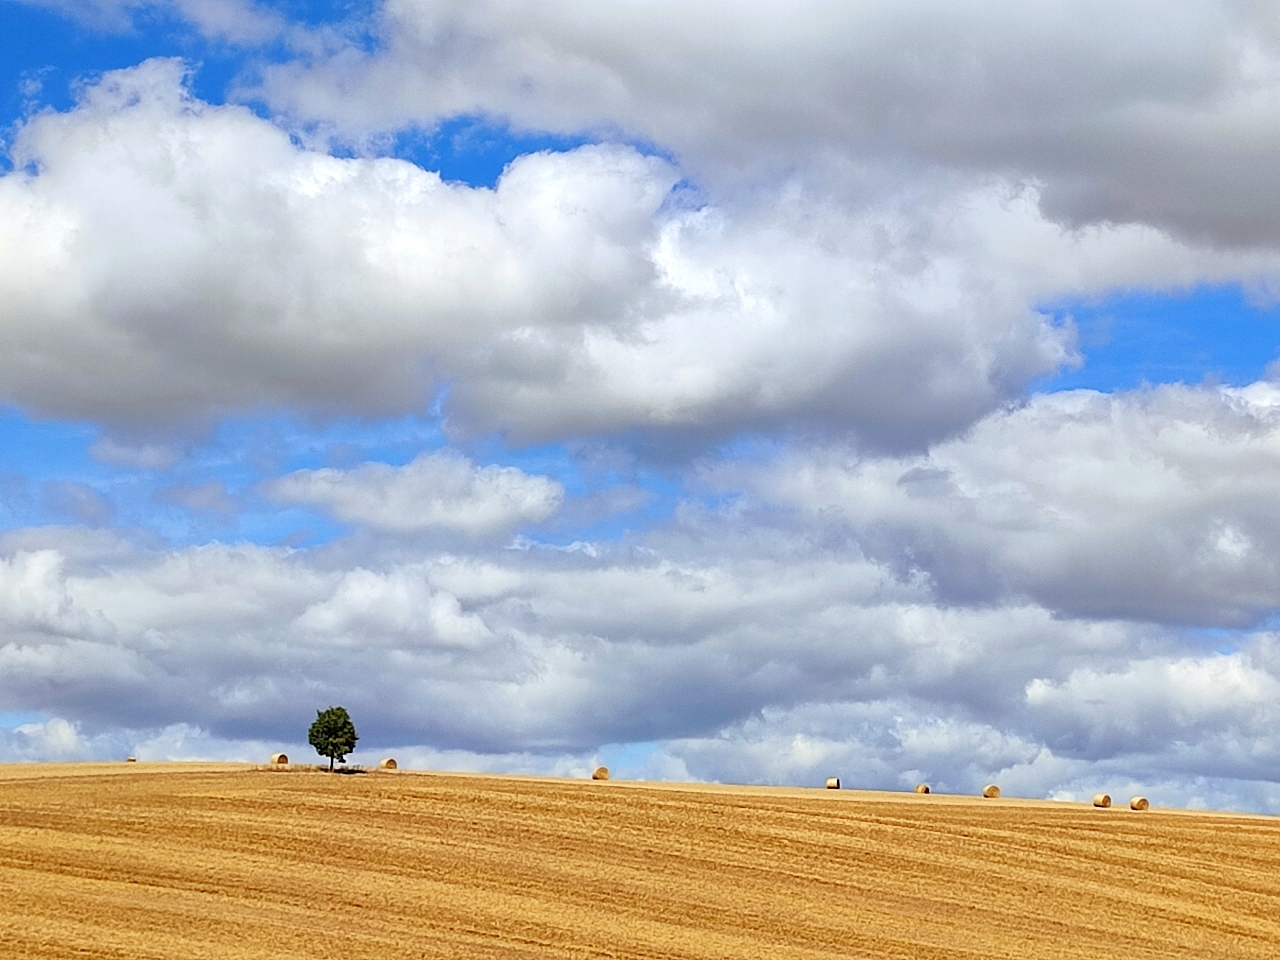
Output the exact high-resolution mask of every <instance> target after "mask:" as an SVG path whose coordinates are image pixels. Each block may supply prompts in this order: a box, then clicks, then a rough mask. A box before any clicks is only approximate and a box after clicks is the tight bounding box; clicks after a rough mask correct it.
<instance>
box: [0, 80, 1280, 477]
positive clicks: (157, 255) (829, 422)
mask: <svg viewBox="0 0 1280 960" xmlns="http://www.w3.org/2000/svg"><path fill="white" fill-rule="evenodd" d="M182 72H183V67H182V65H181V64H179V63H177V62H174V61H167V60H154V61H148V62H147V63H145V64H143V65H141V66H139V67H137V68H134V69H131V70H125V71H118V72H115V73H109V74H107V75H106V76H105V77H104V78H103V79H102V81H101V82H100V83H98V84H97V85H94V86H90V87H87V88H86V89H85V90H84V91H83V94H82V97H81V101H80V103H79V105H78V106H77V107H75V108H74V109H73V110H71V111H69V112H67V113H62V114H59V113H52V112H46V113H42V114H40V115H38V116H35V117H33V118H31V119H30V120H28V121H27V122H26V123H25V125H24V126H23V127H22V128H21V129H20V130H19V132H18V134H17V136H16V139H15V142H14V147H13V155H14V158H15V161H16V169H15V170H14V171H13V172H11V173H9V174H7V175H5V176H4V177H2V178H0V254H2V256H0V264H3V266H2V267H0V295H3V296H4V298H5V303H6V313H5V320H4V324H3V330H2V331H0V333H2V335H3V338H4V340H5V342H6V344H8V346H9V348H10V349H7V350H6V351H4V352H3V354H0V382H3V383H4V391H3V399H5V400H7V401H8V402H12V403H16V404H19V405H21V406H24V407H27V408H30V409H34V410H37V411H41V412H43V413H48V414H52V415H55V416H68V417H74V418H91V419H95V420H97V421H99V422H101V423H105V424H107V425H108V426H109V427H110V428H111V429H112V430H117V429H120V430H123V431H124V432H125V433H126V434H132V433H136V431H137V430H140V429H141V430H145V429H148V428H150V429H155V428H158V427H161V426H164V425H168V426H170V427H171V426H173V425H174V424H175V423H177V424H187V425H190V424H192V423H196V424H198V423H202V422H208V421H209V419H210V418H213V417H216V416H218V415H220V414H224V413H229V412H233V411H253V410H261V409H264V408H273V407H284V408H291V409H297V410H301V411H307V412H311V413H321V414H334V413H350V414H360V415H380V414H397V413H412V412H418V411H422V410H424V409H425V408H426V407H427V406H428V404H429V403H430V402H431V400H432V398H433V397H435V396H437V394H438V393H439V392H440V391H441V390H442V389H443V388H444V387H445V386H446V385H447V387H448V389H447V395H445V400H444V410H445V414H446V423H447V425H448V426H449V428H450V429H451V430H453V431H455V432H458V433H474V432H484V433H489V432H498V433H502V434H505V435H506V436H507V437H508V438H509V439H510V440H511V441H513V442H517V443H523V442H532V441H540V440H555V439H562V438H565V437H572V436H581V435H603V436H606V437H608V436H615V435H625V436H635V435H636V432H637V431H639V432H640V433H649V434H655V433H656V434H658V435H660V436H663V437H666V438H667V440H668V446H670V442H673V441H678V440H684V441H692V442H694V443H705V442H706V441H707V440H708V439H714V438H717V437H723V436H725V435H728V434H732V433H733V432H735V431H738V430H743V429H755V430H778V429H787V428H791V427H799V428H802V429H804V428H817V429H821V430H826V431H835V432H837V433H839V434H842V435H847V436H852V437H857V438H859V439H861V440H862V441H864V442H869V443H871V444H872V445H874V446H879V447H898V448H902V447H910V446H913V445H917V446H918V445H919V444H921V443H922V442H924V441H926V440H928V439H931V438H937V437H940V436H945V435H947V434H950V433H953V432H955V431H957V430H960V429H963V428H964V427H966V426H967V425H969V424H970V423H972V422H973V421H974V420H975V419H977V418H979V417H981V416H983V415H984V414H985V413H987V412H988V411H990V410H992V409H995V408H998V407H999V406H1000V405H1001V404H1003V403H1005V402H1007V401H1008V400H1009V399H1011V398H1016V397H1018V396H1020V395H1021V394H1022V393H1023V391H1024V390H1025V389H1026V386H1027V384H1028V383H1029V382H1030V380H1031V379H1032V378H1034V377H1036V376H1038V375H1041V374H1045V373H1048V372H1051V371H1052V370H1054V369H1056V368H1057V367H1059V366H1060V365H1062V364H1064V363H1070V362H1072V360H1073V358H1074V347H1073V332H1072V330H1071V329H1070V328H1059V327H1055V326H1054V325H1053V324H1051V323H1050V322H1049V321H1048V319H1047V318H1046V317H1044V316H1042V315H1041V314H1040V313H1039V312H1038V311H1037V308H1036V305H1037V304H1039V303H1041V302H1042V301H1043V300H1044V299H1045V298H1052V297H1056V296H1065V295H1069V294H1084V293H1090V292H1097V291H1102V290H1106V289H1109V288H1111V287H1113V286H1115V285H1117V284H1125V285H1132V284H1147V285H1154V286H1167V285H1170V284H1173V285H1183V284H1187V283H1193V282H1195V281H1196V280H1198V279H1204V278H1216V279H1219V280H1228V279H1231V278H1239V277H1244V278H1259V277H1266V276H1269V275H1271V273H1274V272H1275V271H1276V268H1277V263H1276V261H1275V259H1274V257H1272V256H1271V255H1270V254H1265V253H1232V254H1225V253H1213V252H1210V251H1205V250H1200V249H1198V248H1195V247H1190V246H1186V245H1182V244H1179V243H1176V242H1174V241H1171V240H1170V239H1168V238H1167V237H1165V236H1163V235H1162V234H1161V233H1160V232H1159V231H1156V230H1153V229H1150V228H1147V227H1127V228H1122V227H1097V228H1091V229H1087V230H1080V231H1068V230H1064V229H1062V228H1060V227H1058V226H1056V225H1054V224H1052V223H1050V222H1048V221H1046V220H1045V219H1044V218H1043V216H1042V215H1041V214H1040V213H1039V211H1038V209H1037V202H1036V201H1037V194H1036V192H1035V190H1034V189H1027V188H1023V187H1008V186H1005V185H1001V184H1000V183H998V182H990V181H988V182H984V183H983V184H981V185H978V186H971V185H970V186H964V187H963V189H958V190H957V189H954V188H953V187H951V186H945V185H944V186H943V187H928V188H914V187H913V188H909V189H904V190H897V191H896V192H893V193H891V194H890V195H889V196H888V197H887V198H886V197H879V198H877V199H875V201H874V202H867V203H861V204H850V203H846V202H845V201H839V202H837V201H835V200H832V199H830V198H824V197H823V196H821V195H819V194H813V193H809V192H806V191H805V190H803V189H799V188H793V187H788V186H785V185H776V184H775V185H770V186H767V187H764V188H762V189H760V190H757V191H754V192H752V193H751V194H750V195H749V196H747V195H740V196H735V197H731V198H729V200H728V201H726V202H725V203H722V204H718V205H717V204H714V203H713V204H710V205H707V206H702V207H698V208H696V209H691V208H690V207H689V206H687V205H686V204H685V203H683V202H682V201H681V200H680V199H679V196H678V195H677V194H673V193H672V185H673V184H674V183H675V182H676V181H677V180H678V178H679V177H680V171H678V170H677V169H675V168H674V167H673V166H672V165H671V164H669V163H668V162H666V161H664V160H661V159H657V158H654V157H650V156H644V155H641V154H640V153H638V152H637V151H635V150H634V149H631V148H629V147H621V146H588V147H583V148H580V149H577V150H573V151H569V152H565V153H545V154H534V155H529V156H525V157H522V158H519V159H518V160H516V161H515V162H514V163H513V164H511V166H510V167H509V168H508V169H507V171H506V172H505V173H504V175H503V177H502V178H501V180H500V181H499V183H498V185H497V186H496V188H495V189H493V190H489V189H483V188H471V187H466V186H463V185H460V184H455V183H445V182H442V181H441V180H440V178H439V177H438V176H436V175H435V174H432V173H429V172H426V171H424V170H422V169H420V168H418V167H415V166H413V165H411V164H408V163H405V162H401V161H397V160H389V159H379V160H369V159H359V158H357V159H338V158H334V157H330V156H327V155H323V154H319V153H314V152H309V151H306V150H302V149H299V148H298V147H296V146H295V145H294V144H293V143H292V142H291V141H290V139H289V138H288V136H287V135H286V134H285V133H284V132H282V131H281V130H280V129H279V128H277V127H276V126H274V125H272V124H271V123H270V122H268V121H266V120H263V119H260V118H258V117H256V116H255V115H253V114H252V113H251V112H249V111H248V110H246V109H242V108H238V107H214V106H210V105H207V104H204V103H201V102H199V101H198V100H195V99H194V98H192V97H191V96H190V95H189V94H188V93H187V92H186V91H185V90H184V88H183V86H182ZM152 446H153V447H154V446H156V445H155V444H152ZM123 449H124V446H123V445H122V444H120V443H119V442H118V441H117V442H115V444H114V445H113V446H105V445H103V446H101V449H99V456H102V457H104V458H106V459H113V458H114V459H115V460H119V459H120V458H121V456H124V457H125V459H132V460H134V461H136V462H138V463H139V464H141V465H144V466H145V465H146V464H149V463H159V462H161V458H158V456H153V455H152V454H151V453H148V452H147V447H146V445H145V444H144V445H143V446H142V447H140V448H135V452H136V450H141V451H142V452H141V453H136V455H127V454H121V453H120V451H121V450H123ZM139 457H141V459H138V458H139Z"/></svg>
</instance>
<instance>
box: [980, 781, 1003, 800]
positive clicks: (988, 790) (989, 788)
mask: <svg viewBox="0 0 1280 960" xmlns="http://www.w3.org/2000/svg"><path fill="white" fill-rule="evenodd" d="M982 795H983V796H984V797H986V798H987V799H988V800H998V799H999V798H1000V788H999V787H997V786H996V785H995V784H994V783H988V784H987V785H986V786H985V787H983V788H982Z"/></svg>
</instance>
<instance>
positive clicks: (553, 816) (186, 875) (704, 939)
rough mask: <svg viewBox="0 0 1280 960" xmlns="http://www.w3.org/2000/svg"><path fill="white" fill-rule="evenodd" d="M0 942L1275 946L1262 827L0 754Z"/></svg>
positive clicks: (1215, 952) (998, 952) (999, 950)
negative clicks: (18, 761)
mask: <svg viewBox="0 0 1280 960" xmlns="http://www.w3.org/2000/svg"><path fill="white" fill-rule="evenodd" d="M0 955H3V956H4V957H6V958H8V957H114V958H128V960H137V958H151V957H157V958H159V957H163V958H189V957H190V958H195V957H201V958H231V960H241V958H257V957H262V958H266V957H273V958H274V957H298V958H304V957H306V958H310V957H333V958H342V960H358V958H379V960H384V958H400V957H467V958H487V957H494V958H498V957H501V958H524V957H530V958H532V957H539V958H544V957H679V958H685V957H688V958H693V957H698V958H713V957H714V958H744V960H754V958H783V957H786V958H793V957H794V958H801V957H806V958H817V957H875V958H885V957H890V958H898V957H901V958H932V957H938V958H942V957H946V958H956V957H983V958H991V957H1009V958H1022V960H1025V958H1044V957H1080V958H1086V957H1087V958H1090V960H1099V958H1104V957H1117V958H1120V957H1123V958H1125V960H1139V958H1153V960H1154V958H1161V960H1165V958H1169V957H1196V958H1213V957H1224V958H1226V957H1230V958H1248V957H1258V958H1268V960H1274V958H1276V957H1280V820H1278V819H1273V818H1267V817H1246V816H1229V815H1221V814H1192V813H1186V812H1163V811H1155V810H1153V811H1150V812H1147V813H1133V812H1130V811H1128V810H1123V809H1112V810H1095V809H1093V808H1091V807H1086V806H1082V805H1075V804H1056V803H1031V802H1019V801H1012V800H996V801H991V800H985V801H984V800H979V799H976V798H973V799H971V798H959V797H943V796H937V795H934V796H929V797H917V796H915V795H906V794H904V795H897V794H882V793H860V792H855V791H839V792H836V791H823V790H772V789H761V788H747V787H738V788H734V787H720V788H717V787H702V786H695V785H657V784H651V785H644V784H631V783H618V782H609V783H592V782H590V781H569V780H551V779H535V778H519V777H481V776H469V775H467V776H463V775H445V774H415V773H408V772H403V771H402V772H400V773H370V774H365V775H348V776H338V775H328V774H321V773H301V772H293V773H285V772H276V771H269V770H265V769H258V768H253V767H248V766H233V765H194V764H154V765H152V764H128V765H126V764H118V765H101V764H93V765H91V764H65V765H27V766H9V767H0Z"/></svg>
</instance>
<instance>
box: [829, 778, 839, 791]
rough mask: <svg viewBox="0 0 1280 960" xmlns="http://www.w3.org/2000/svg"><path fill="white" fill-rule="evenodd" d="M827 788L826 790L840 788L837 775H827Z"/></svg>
mask: <svg viewBox="0 0 1280 960" xmlns="http://www.w3.org/2000/svg"><path fill="white" fill-rule="evenodd" d="M827 789H828V790H839V789H840V778H839V777H827Z"/></svg>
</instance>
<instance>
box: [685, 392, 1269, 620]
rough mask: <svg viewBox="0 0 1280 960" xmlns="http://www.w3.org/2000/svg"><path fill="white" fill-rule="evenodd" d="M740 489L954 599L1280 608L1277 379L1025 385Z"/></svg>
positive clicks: (1062, 607) (1057, 606)
mask: <svg viewBox="0 0 1280 960" xmlns="http://www.w3.org/2000/svg"><path fill="white" fill-rule="evenodd" d="M707 475H708V478H709V479H710V481H711V482H712V483H713V485H723V486H725V487H727V488H729V489H733V488H736V487H737V486H745V487H746V488H747V489H750V490H754V491H756V493H757V494H758V495H759V497H760V498H761V500H762V502H767V503H773V504H778V505H782V504H786V505H789V506H791V507H793V508H795V509H797V510H798V511H800V512H801V513H802V514H803V515H804V516H806V517H807V518H808V519H807V521H806V522H810V523H820V524H823V525H824V526H826V527H828V528H829V529H831V528H832V527H833V525H834V529H839V530H843V531H845V535H846V536H850V537H852V538H854V539H855V540H856V542H857V543H858V544H859V546H860V548H861V549H863V550H864V551H866V552H867V553H868V554H869V555H870V556H873V557H877V558H880V559H882V560H884V561H885V562H887V563H890V564H892V565H894V566H895V567H897V568H899V569H917V570H920V571H923V572H925V573H927V574H928V575H929V576H930V577H931V578H932V580H933V581H934V582H935V583H936V585H937V587H938V589H939V591H940V594H941V595H942V596H944V597H947V598H950V599H951V600H953V601H961V602H975V601H979V602H981V601H991V600H995V599H999V598H1007V597H1009V596H1011V595H1012V596H1029V597H1031V598H1033V599H1034V600H1035V601H1036V602H1037V603H1040V604H1043V605H1045V606H1046V607H1048V608H1050V609H1053V610H1055V611H1057V612H1059V613H1060V614H1063V615H1067V616H1083V617H1102V618H1110V617H1122V618H1138V619H1143V620H1151V621H1158V622H1164V623H1170V624H1178V623H1182V624H1187V623H1189V624H1201V625H1213V626H1227V627H1231V626H1250V625H1252V624H1255V623H1256V622H1258V621H1259V620H1260V619H1261V618H1263V617H1265V616H1267V615H1268V614H1269V612H1270V611H1272V610H1274V609H1275V608H1276V606H1277V604H1278V603H1280V588H1277V582H1278V581H1277V571H1278V570H1280V513H1277V510H1276V504H1277V502H1280V391H1278V390H1277V388H1276V387H1275V386H1273V385H1271V384H1269V383H1257V384H1254V385H1252V386H1249V387H1246V388H1243V389H1234V388H1216V387H1186V386H1177V385H1171V386H1162V387H1156V388H1150V389H1145V390H1139V391H1136V392H1131V393H1118V394H1100V393H1095V392H1093V391H1075V392H1069V393H1056V394H1045V395H1039V396H1036V397H1034V398H1032V399H1031V400H1030V401H1029V402H1028V403H1027V404H1026V405H1024V406H1022V407H1020V408H1018V409H1014V410H1010V411H1006V412H1001V413H998V414H993V415H992V416H990V417H988V418H986V419H984V420H983V421H981V422H980V423H978V424H977V425H975V426H974V427H973V428H972V429H971V430H970V431H969V432H968V433H966V434H965V435H964V436H962V437H959V438H956V439H953V440H950V441H947V442H945V443H942V444H939V445H937V446H935V447H933V448H932V449H931V450H930V451H929V452H928V453H927V454H922V455H916V456H910V457H901V458H897V457H889V458H884V457H882V458H875V457H867V458H863V457H858V456H857V455H850V454H849V453H848V452H847V451H841V450H834V449H830V448H826V449H817V450H810V451H808V452H797V453H795V454H792V455H787V456H784V457H782V458H781V459H780V460H778V461H777V462H775V463H772V464H769V465H768V466H766V467H764V468H762V469H760V470H759V471H758V472H757V471H756V470H754V469H751V470H748V471H746V472H745V473H744V472H742V471H740V470H739V469H737V468H734V467H730V466H722V467H717V468H711V469H709V470H708V472H707Z"/></svg>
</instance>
